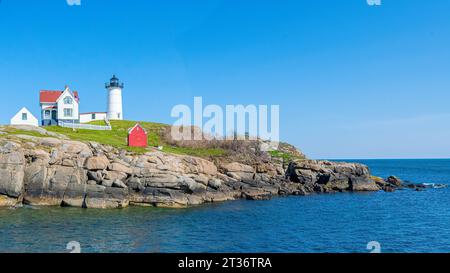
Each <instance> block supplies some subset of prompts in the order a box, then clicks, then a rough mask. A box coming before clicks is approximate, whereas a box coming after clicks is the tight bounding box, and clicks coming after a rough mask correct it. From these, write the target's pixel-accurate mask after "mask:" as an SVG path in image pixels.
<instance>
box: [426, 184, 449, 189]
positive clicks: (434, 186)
mask: <svg viewBox="0 0 450 273" xmlns="http://www.w3.org/2000/svg"><path fill="white" fill-rule="evenodd" d="M422 185H423V186H425V187H427V188H433V189H443V188H447V187H448V185H446V184H437V183H422Z"/></svg>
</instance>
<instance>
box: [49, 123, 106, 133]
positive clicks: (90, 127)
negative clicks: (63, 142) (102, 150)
mask: <svg viewBox="0 0 450 273" xmlns="http://www.w3.org/2000/svg"><path fill="white" fill-rule="evenodd" d="M58 126H59V127H65V128H72V129H85V130H96V131H111V130H112V128H111V126H110V125H109V126H102V125H92V124H80V123H72V122H63V121H58Z"/></svg>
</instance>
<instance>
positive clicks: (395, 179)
mask: <svg viewBox="0 0 450 273" xmlns="http://www.w3.org/2000/svg"><path fill="white" fill-rule="evenodd" d="M386 182H387V183H389V184H391V185H393V186H394V187H397V188H400V187H403V181H402V180H400V179H399V178H398V177H395V176H390V177H388V178H387V179H386Z"/></svg>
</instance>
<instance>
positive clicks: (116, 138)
mask: <svg viewBox="0 0 450 273" xmlns="http://www.w3.org/2000/svg"><path fill="white" fill-rule="evenodd" d="M90 124H93V125H105V122H104V121H95V122H91V123H90ZM135 124H136V122H135V121H111V126H112V128H113V129H112V130H111V131H95V130H84V129H76V130H73V129H71V128H63V127H58V126H49V127H45V129H46V130H48V131H50V132H55V133H60V134H63V135H66V136H68V137H69V138H70V139H72V140H79V141H94V142H98V143H100V144H104V145H110V146H113V147H116V148H119V149H125V150H128V151H133V152H137V153H143V152H145V151H146V150H147V149H145V148H138V147H128V146H127V137H128V130H129V129H130V128H132V127H133V126H134V125H135ZM140 124H141V126H142V127H144V128H145V129H146V130H147V132H148V144H149V146H150V147H155V146H159V145H160V134H159V132H160V130H161V129H163V128H164V127H165V125H163V124H158V123H151V122H140Z"/></svg>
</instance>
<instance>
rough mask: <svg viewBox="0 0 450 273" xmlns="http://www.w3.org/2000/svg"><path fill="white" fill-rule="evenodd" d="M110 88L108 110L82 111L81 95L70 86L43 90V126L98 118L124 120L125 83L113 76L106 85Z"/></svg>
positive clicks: (41, 94)
mask: <svg viewBox="0 0 450 273" xmlns="http://www.w3.org/2000/svg"><path fill="white" fill-rule="evenodd" d="M105 87H106V89H107V90H108V100H107V111H106V112H88V113H80V112H79V108H80V97H79V93H78V92H77V91H72V90H70V88H69V87H68V86H66V87H65V88H64V90H61V91H56V90H41V91H40V94H39V103H40V107H41V124H42V126H51V125H58V124H60V123H66V124H67V123H69V124H70V123H88V122H91V121H96V120H123V109H122V89H123V83H120V82H119V79H118V78H117V77H116V76H113V77H112V78H111V80H110V82H109V83H107V84H106V85H105Z"/></svg>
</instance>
